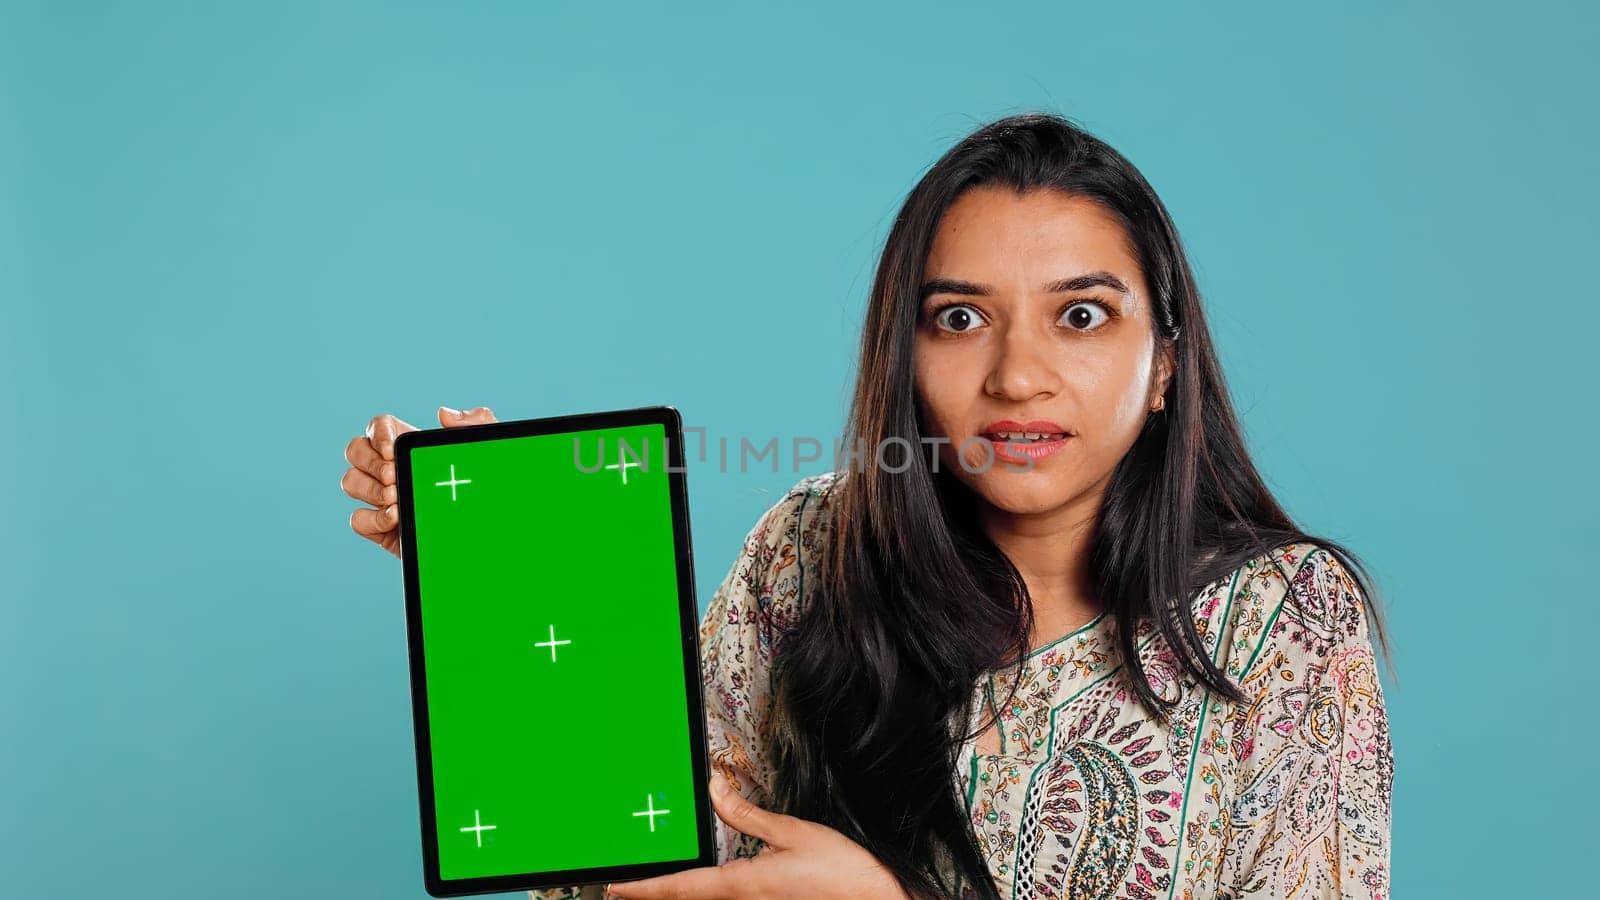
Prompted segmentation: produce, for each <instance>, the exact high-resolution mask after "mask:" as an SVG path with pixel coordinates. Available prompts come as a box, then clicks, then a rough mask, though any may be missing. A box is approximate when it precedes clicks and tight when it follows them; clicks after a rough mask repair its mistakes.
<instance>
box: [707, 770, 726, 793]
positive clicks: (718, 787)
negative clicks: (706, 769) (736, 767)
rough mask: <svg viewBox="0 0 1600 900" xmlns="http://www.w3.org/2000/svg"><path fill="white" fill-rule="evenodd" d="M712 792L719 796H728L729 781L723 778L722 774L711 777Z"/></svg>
mask: <svg viewBox="0 0 1600 900" xmlns="http://www.w3.org/2000/svg"><path fill="white" fill-rule="evenodd" d="M711 790H713V791H715V792H716V793H718V794H726V793H727V792H728V779H726V778H723V777H722V773H721V772H718V773H717V774H715V775H713V776H711Z"/></svg>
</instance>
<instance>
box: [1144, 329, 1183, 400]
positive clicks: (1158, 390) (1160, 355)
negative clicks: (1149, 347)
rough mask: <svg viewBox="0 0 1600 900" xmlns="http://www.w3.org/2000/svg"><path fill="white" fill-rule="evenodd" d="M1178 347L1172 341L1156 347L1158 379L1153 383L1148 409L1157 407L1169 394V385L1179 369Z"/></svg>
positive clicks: (1162, 342)
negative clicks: (1174, 372)
mask: <svg viewBox="0 0 1600 900" xmlns="http://www.w3.org/2000/svg"><path fill="white" fill-rule="evenodd" d="M1176 346H1177V345H1176V344H1175V343H1174V342H1172V341H1161V342H1159V343H1158V345H1157V347H1156V377H1155V378H1154V379H1152V381H1151V385H1150V402H1149V403H1147V404H1145V405H1146V406H1147V407H1149V406H1155V405H1156V404H1157V403H1158V402H1160V398H1161V397H1163V396H1165V395H1166V393H1167V384H1168V383H1169V382H1170V381H1171V380H1172V372H1173V370H1174V369H1176V368H1177V351H1176V349H1175V348H1176Z"/></svg>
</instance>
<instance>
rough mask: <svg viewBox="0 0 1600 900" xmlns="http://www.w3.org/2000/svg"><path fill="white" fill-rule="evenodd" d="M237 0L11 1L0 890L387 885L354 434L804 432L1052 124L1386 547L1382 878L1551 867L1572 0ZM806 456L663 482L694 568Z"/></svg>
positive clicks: (1592, 215) (1581, 45) (3, 115)
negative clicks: (946, 239)
mask: <svg viewBox="0 0 1600 900" xmlns="http://www.w3.org/2000/svg"><path fill="white" fill-rule="evenodd" d="M221 6H222V5H221V4H204V3H192V4H171V3H142V4H134V3H127V4H91V3H26V4H16V3H7V4H5V5H4V6H3V8H0V9H3V12H0V311H3V318H0V382H3V383H4V384H5V385H6V389H5V390H4V391H0V404H3V405H0V415H3V417H4V431H3V438H0V548H4V549H3V550H0V573H3V580H0V610H3V615H4V619H3V620H0V660H3V663H0V666H3V668H0V678H3V683H4V685H5V688H4V690H3V692H0V697H3V700H0V704H3V705H0V715H3V718H0V798H4V799H3V802H0V816H3V819H0V829H3V831H0V883H3V884H4V885H5V887H4V888H3V889H0V891H3V892H4V893H5V894H7V895H8V896H14V897H19V898H36V897H81V896H87V895H91V894H97V893H100V892H104V893H106V894H108V895H109V894H115V895H116V896H118V897H121V898H127V900H143V898H157V897H161V898H167V897H229V898H252V900H253V898H278V897H287V896H295V897H339V898H345V897H351V898H355V897H361V898H366V897H411V898H416V897H421V896H423V891H422V885H421V871H420V861H419V835H418V826H417V806H416V794H415V780H414V779H415V770H414V760H413V756H412V746H411V731H410V728H411V722H410V712H409V707H408V688H407V679H406V666H405V640H404V638H405V633H404V623H403V617H402V608H401V576H400V568H399V565H398V564H397V563H396V561H395V560H394V559H393V558H391V557H389V556H388V555H386V554H384V553H383V552H382V551H380V550H379V549H378V548H377V547H376V546H374V545H372V544H369V543H366V542H364V541H362V540H361V539H359V538H358V537H356V536H355V535H353V534H352V533H351V532H350V531H349V529H348V527H347V518H348V516H349V513H350V510H351V509H352V508H353V506H354V505H355V504H354V503H353V501H350V500H349V499H348V498H345V497H344V496H343V495H342V493H341V492H340V490H339V487H338V481H339V478H340V475H341V474H342V472H343V471H344V468H345V462H344V460H343V456H342V453H343V449H344V445H345V443H346V441H347V440H348V439H349V438H350V437H351V436H352V435H354V434H356V433H358V432H359V431H360V429H361V428H362V426H363V424H364V423H365V422H366V421H367V419H368V418H369V417H371V416H372V415H374V414H376V413H381V412H393V413H396V414H398V415H400V416H401V417H403V418H406V419H408V420H410V421H411V422H413V423H415V424H417V425H421V426H428V425H436V424H437V422H436V420H435V419H434V418H433V417H434V410H435V408H436V406H437V405H438V404H441V403H443V404H450V405H453V406H472V405H477V404H486V405H489V406H491V407H493V408H494V409H495V411H496V412H497V413H498V414H499V415H500V416H501V417H502V418H523V417H531V416H541V415H549V414H555V413H562V412H576V411H587V410H596V409H605V408H614V407H622V406H638V405H646V404H653V403H671V404H674V405H676V406H678V407H679V408H680V409H681V410H682V412H683V415H684V418H685V421H686V423H687V424H689V425H691V426H695V425H698V426H702V427H706V428H707V429H708V431H709V433H710V434H711V436H712V437H713V439H715V438H716V437H717V436H719V435H726V436H731V437H732V438H733V440H734V441H735V442H736V441H737V438H738V437H739V436H750V437H751V438H752V439H756V440H763V441H764V440H765V439H766V438H767V437H768V436H774V435H775V436H780V437H782V438H784V440H785V441H787V440H788V439H789V438H790V437H792V436H819V437H821V438H823V439H824V440H831V437H832V436H833V435H835V434H836V433H837V431H838V427H839V422H840V418H841V415H842V411H843V406H844V400H845V397H846V392H847V389H848V385H849V383H850V379H851V377H852V371H851V370H852V365H853V356H854V351H855V346H854V340H855V336H856V334H857V333H858V329H859V323H860V319H861V313H862V306H863V302H864V300H865V297H866V292H867V289H868V287H869V286H870V282H871V277H872V266H873V264H874V262H875V259H876V253H877V251H878V250H879V248H880V246H881V242H882V239H883V237H884V235H885V233H886V231H887V228H888V226H889V223H890V222H891V220H892V217H893V215H894V213H895V211H896V209H897V208H898V205H899V203H900V201H901V200H902V199H903V197H904V195H905V192H906V191H907V190H908V189H909V188H910V187H911V186H912V185H913V184H914V183H915V181H916V179H917V178H918V177H919V176H920V174H921V173H922V172H923V171H924V170H925V168H926V167H927V166H928V165H929V164H931V163H932V162H933V160H934V159H935V158H937V156H938V155H939V154H941V153H942V152H944V151H945V150H946V149H947V148H948V147H949V146H950V145H951V144H952V143H954V142H955V141H956V140H958V139H959V138H960V137H961V136H963V135H964V134H966V133H967V132H968V131H970V130H971V129H972V128H975V127H977V126H978V125H980V124H981V123H983V122H985V121H988V120H990V119H992V118H994V117H997V116H999V115H1004V114H1007V113H1011V112H1019V111H1024V110H1032V109H1042V110H1048V111H1054V112H1060V113H1065V114H1067V115H1070V116H1073V117H1074V118H1076V119H1077V120H1079V121H1080V122H1082V123H1083V124H1084V125H1086V126H1087V127H1089V128H1090V129H1091V130H1093V131H1095V132H1096V133H1098V134H1099V135H1100V136H1102V137H1104V138H1105V139H1107V140H1108V141H1110V142H1111V143H1112V144H1113V145H1114V146H1116V147H1118V148H1119V149H1120V150H1122V151H1123V152H1124V153H1125V154H1127V155H1128V156H1129V157H1130V158H1131V159H1133V161H1134V162H1135V163H1136V164H1137V165H1139V166H1140V167H1141V168H1142V169H1143V171H1144V172H1145V173H1146V175H1147V176H1148V177H1149V178H1150V180H1151V181H1152V182H1153V183H1154V185H1155V186H1156V188H1157V190H1158V191H1160V192H1161V194H1162V196H1163V197H1164V199H1165V200H1166V202H1167V203H1168V205H1169V206H1170V208H1171V210H1172V213H1173V215H1174V217H1175V219H1176V221H1177V223H1178V225H1179V227H1180V229H1181V231H1182V233H1183V235H1184V237H1185V239H1186V241H1187V245H1188V247H1189V249H1190V251H1191V253H1192V255H1193V261H1194V264H1195V266H1196V269H1197V271H1198V275H1199V278H1200V281H1201V285H1202V288H1203V290H1204V292H1205V296H1206V298H1207V302H1208V304H1209V310H1210V316H1211V323H1212V325H1213V327H1214V329H1215V332H1216V335H1217V338H1218V340H1219V342H1220V346H1221V351H1222V353H1223V356H1224V362H1225V365H1226V367H1227V372H1228V375H1229V377H1230V379H1231V383H1232V386H1233V388H1234V391H1235V393H1236V397H1237V400H1238V404H1239V408H1240V410H1241V412H1242V415H1243V417H1244V419H1245V423H1246V426H1247V428H1248V431H1249V436H1250V440H1251V443H1252V445H1253V447H1254V448H1255V450H1256V452H1257V453H1258V454H1259V461H1260V463H1261V465H1262V466H1263V468H1264V469H1265V471H1266V472H1267V473H1268V476H1269V477H1270V480H1271V483H1272V485H1273V486H1274V487H1275V488H1276V489H1277V490H1278V491H1279V492H1280V494H1281V497H1282V498H1283V500H1284V501H1285V503H1286V504H1287V505H1288V506H1289V507H1290V509H1291V511H1292V512H1293V513H1294V514H1296V515H1297V516H1298V517H1300V518H1301V519H1302V520H1303V522H1304V524H1305V525H1306V526H1307V527H1309V528H1311V529H1313V530H1316V531H1320V532H1323V533H1326V534H1329V535H1331V536H1334V537H1336V538H1341V539H1345V540H1347V541H1349V542H1350V543H1351V544H1352V545H1353V546H1354V547H1355V548H1356V549H1357V551H1358V552H1361V553H1362V554H1363V555H1364V556H1365V558H1366V559H1367V560H1368V561H1369V562H1370V563H1371V564H1372V566H1373V568H1374V570H1375V572H1376V573H1377V574H1378V577H1379V585H1380V588H1381V589H1382V591H1383V592H1384V593H1383V599H1384V601H1385V602H1386V603H1387V604H1388V610H1389V614H1390V620H1391V623H1392V626H1393V629H1394V633H1395V636H1396V638H1397V639H1398V647H1399V654H1398V657H1397V659H1396V664H1397V668H1398V672H1399V679H1398V681H1391V682H1389V683H1388V691H1389V705H1390V715H1391V717H1392V720H1393V737H1394V743H1395V748H1396V753H1397V760H1398V761H1397V773H1396V786H1395V854H1396V856H1395V862H1396V867H1395V886H1396V890H1395V893H1396V895H1397V896H1399V897H1402V898H1404V897H1495V896H1508V895H1519V896H1530V897H1534V896H1573V895H1575V894H1577V893H1582V892H1583V891H1584V890H1586V889H1587V883H1588V879H1589V875H1588V869H1587V866H1586V865H1585V864H1586V863H1587V861H1588V859H1589V857H1590V855H1591V854H1590V852H1589V851H1590V848H1591V847H1592V846H1593V845H1594V844H1595V843H1596V841H1597V840H1600V832H1597V829H1596V827H1595V824H1594V819H1593V817H1592V815H1590V813H1589V811H1588V810H1587V808H1586V807H1584V806H1583V805H1582V801H1581V798H1582V797H1583V796H1584V791H1585V790H1587V785H1588V783H1589V781H1588V768H1589V767H1590V766H1591V765H1592V763H1593V760H1594V746H1595V739H1596V736H1597V735H1596V725H1595V721H1594V718H1593V714H1592V709H1593V697H1594V690H1595V687H1596V679H1595V678H1594V675H1593V674H1592V673H1593V669H1592V666H1593V661H1594V660H1593V657H1594V651H1593V649H1592V638H1591V633H1592V628H1593V620H1594V614H1595V601H1596V590H1595V587H1594V585H1595V581H1594V575H1593V560H1594V558H1595V553H1594V538H1595V534H1596V514H1595V501H1596V494H1597V491H1596V484H1595V482H1596V476H1595V469H1594V466H1593V459H1594V445H1595V437H1596V425H1595V422H1594V419H1593V410H1594V403H1593V399H1592V392H1593V388H1594V377H1593V375H1592V370H1591V365H1592V361H1593V358H1594V354H1593V351H1592V349H1591V348H1592V344H1593V341H1594V335H1595V334H1596V329H1597V326H1600V313H1597V311H1596V305H1595V303H1596V296H1595V295H1596V291H1595V287H1594V272H1593V269H1594V266H1593V260H1594V252H1595V246H1596V237H1597V234H1596V232H1597V225H1596V212H1595V210H1596V204H1597V202H1600V179H1597V176H1596V174H1595V168H1594V165H1593V157H1594V155H1595V151H1596V143H1597V142H1596V140H1595V139H1596V129H1595V126H1594V124H1593V121H1592V111H1593V107H1594V94H1593V86H1594V85H1595V84H1596V83H1600V71H1597V66H1596V64H1595V62H1594V54H1593V52H1592V48H1593V44H1594V41H1595V36H1596V27H1595V26H1596V21H1595V18H1594V14H1593V13H1592V12H1590V11H1580V10H1579V7H1578V5H1577V4H1575V3H1574V4H1569V5H1549V4H1541V3H1532V4H1515V5H1511V6H1509V7H1507V10H1509V11H1506V10H1501V11H1497V10H1495V9H1493V8H1491V7H1490V6H1488V5H1484V4H1460V3H1449V4H1446V3H1437V4H1427V5H1424V4H1415V3H1400V4H1394V3H1357V4H1352V5H1343V8H1341V9H1338V10H1335V9H1333V8H1331V7H1326V6H1323V7H1318V8H1316V9H1312V10H1305V11H1298V12H1293V11H1289V10H1286V9H1284V8H1282V7H1281V6H1280V5H1276V4H1266V3H1259V4H1246V5H1231V6H1230V8H1229V9H1228V10H1226V11H1224V10H1220V9H1216V8H1184V7H1180V6H1178V5H1172V6H1171V7H1168V8H1163V9H1143V8H1140V9H1139V10H1138V11H1137V12H1126V11H1119V10H1118V9H1117V8H1116V7H1117V6H1118V5H1116V4H1097V5H1087V4H1069V3H1059V2H1054V3H1018V4H1008V5H1007V6H1006V7H1005V9H1004V10H1003V11H996V10H994V9H983V8H979V7H977V6H968V7H960V6H955V5H949V4H929V3H918V4H911V3H899V4H871V5H868V6H858V5H854V4H843V3H821V4H808V5H806V6H805V7H804V8H801V7H793V8H789V9H776V8H774V9H772V10H770V11H759V10H756V9H754V8H752V7H751V6H750V5H747V4H725V5H717V6H711V5H702V4H671V5H654V6H649V7H647V6H642V5H641V6H639V7H638V8H636V9H631V10H627V9H618V8H615V7H612V6H605V7H588V6H580V5H579V4H568V5H565V6H563V7H557V6H556V5H554V4H533V3H480V4H471V5H463V4H420V3H410V4H375V3H374V4H357V3H332V4H321V3H316V4H314V3H304V2H300V3H288V4H252V5H249V6H245V5H237V6H235V7H234V8H231V9H222V8H221ZM790 462H791V456H790V455H789V454H788V451H787V450H785V451H784V456H783V458H782V460H781V471H780V472H778V473H773V472H771V471H770V466H768V467H766V468H758V469H756V470H755V471H751V472H746V473H742V474H741V473H739V472H737V471H733V472H728V473H722V472H719V471H717V466H716V464H715V457H714V456H713V457H712V462H710V463H709V464H700V463H694V464H692V465H691V470H690V475H689V484H690V490H691V494H692V497H693V501H692V516H693V522H694V540H695V546H696V548H697V550H698V556H697V558H698V561H699V569H698V572H697V578H698V584H699V590H700V600H701V603H702V604H703V603H704V602H705V601H706V600H707V599H708V598H709V596H710V593H711V589H712V587H713V586H714V585H715V584H716V583H717V581H718V580H720V579H721V577H722V576H723V574H724V573H725V572H726V570H727V567H728V566H729V564H731V562H732V560H733V558H734V555H735V553H736V552H737V550H738V547H739V541H740V539H741V538H742V536H743V535H744V532H745V530H746V529H748V528H749V526H750V525H751V524H752V522H753V521H754V519H755V517H756V516H757V515H758V514H759V513H760V512H761V511H762V510H763V509H765V508H766V507H767V506H768V505H769V504H770V503H771V502H773V501H774V500H775V499H776V498H777V496H778V492H779V491H781V490H782V489H783V488H784V487H787V486H788V485H790V484H792V483H793V482H794V481H795V480H797V479H798V478H799V477H800V476H801V475H804V474H810V473H812V472H817V471H822V470H823V469H824V468H826V465H825V461H824V462H819V463H810V464H806V465H805V466H802V468H801V471H800V472H799V473H796V472H794V471H792V467H791V465H790ZM553 737H555V736H553Z"/></svg>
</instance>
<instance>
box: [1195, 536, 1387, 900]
mask: <svg viewBox="0 0 1600 900" xmlns="http://www.w3.org/2000/svg"><path fill="white" fill-rule="evenodd" d="M1367 605H1368V604H1367V601H1366V599H1365V598H1364V597H1363V596H1362V595H1361V592H1360V590H1359V589H1358V588H1357V586H1356V584H1355V581H1354V580H1353V579H1352V578H1351V576H1350V574H1349V572H1348V571H1347V570H1346V569H1345V567H1344V566H1343V565H1342V564H1341V563H1340V562H1339V561H1338V559H1337V558H1336V557H1335V556H1334V555H1333V554H1332V553H1330V552H1329V551H1327V550H1325V549H1322V548H1320V547H1318V548H1316V549H1313V550H1312V551H1311V552H1309V553H1307V554H1306V555H1305V556H1304V557H1303V558H1302V559H1301V561H1300V564H1299V566H1298V567H1296V568H1295V569H1294V574H1293V576H1292V577H1291V578H1290V581H1289V584H1288V589H1287V591H1286V592H1285V596H1284V598H1283V600H1282V601H1281V602H1280V603H1279V604H1278V606H1277V609H1276V610H1275V611H1273V613H1272V617H1271V619H1270V620H1269V622H1268V625H1267V628H1266V634H1265V637H1264V638H1263V640H1262V642H1261V645H1260V647H1259V649H1257V650H1256V652H1255V655H1254V659H1253V660H1252V661H1251V662H1250V663H1249V664H1248V668H1247V670H1246V671H1245V672H1244V673H1243V677H1242V679H1241V686H1242V687H1243V688H1244V690H1245V693H1246V695H1247V696H1248V697H1250V698H1251V702H1250V703H1248V704H1245V705H1242V706H1240V707H1239V708H1238V709H1236V710H1235V712H1234V715H1233V716H1232V721H1231V725H1232V727H1233V728H1234V735H1233V742H1234V746H1235V747H1236V748H1237V754H1238V771H1237V779H1238V780H1237V794H1236V797H1235V799H1234V801H1233V803H1232V806H1231V809H1230V814H1229V816H1228V822H1227V827H1228V829H1229V837H1228V850H1227V854H1226V860H1225V864H1224V871H1223V875H1224V877H1223V879H1222V882H1221V884H1220V885H1219V888H1220V890H1221V893H1220V894H1219V896H1223V897H1232V898H1245V897H1249V898H1267V897H1273V898H1362V900H1386V898H1387V897H1388V896H1389V843H1390V804H1391V799H1390V796H1391V787H1392V784H1393V775H1394V769H1393V754H1392V749H1391V746H1390V742H1389V728H1388V719H1387V716H1386V713H1385V709H1384V703H1383V689H1382V687H1381V685H1380V684H1379V681H1378V676H1377V667H1376V664H1375V657H1374V652H1373V646H1372V643H1371V640H1370V638H1369V635H1368V622H1367V615H1368V610H1367Z"/></svg>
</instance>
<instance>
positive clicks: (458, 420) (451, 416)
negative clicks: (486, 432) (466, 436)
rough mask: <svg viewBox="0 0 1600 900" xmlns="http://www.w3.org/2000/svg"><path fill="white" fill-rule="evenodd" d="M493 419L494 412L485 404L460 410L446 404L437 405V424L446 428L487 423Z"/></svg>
mask: <svg viewBox="0 0 1600 900" xmlns="http://www.w3.org/2000/svg"><path fill="white" fill-rule="evenodd" d="M493 421H495V418H494V413H493V412H490V411H489V407H487V406H477V407H474V408H472V409H469V410H466V411H462V410H459V409H451V408H450V407H448V406H441V407H439V424H440V425H443V426H444V427H446V428H456V427H459V426H461V425H488V424H489V423H491V422H493Z"/></svg>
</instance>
